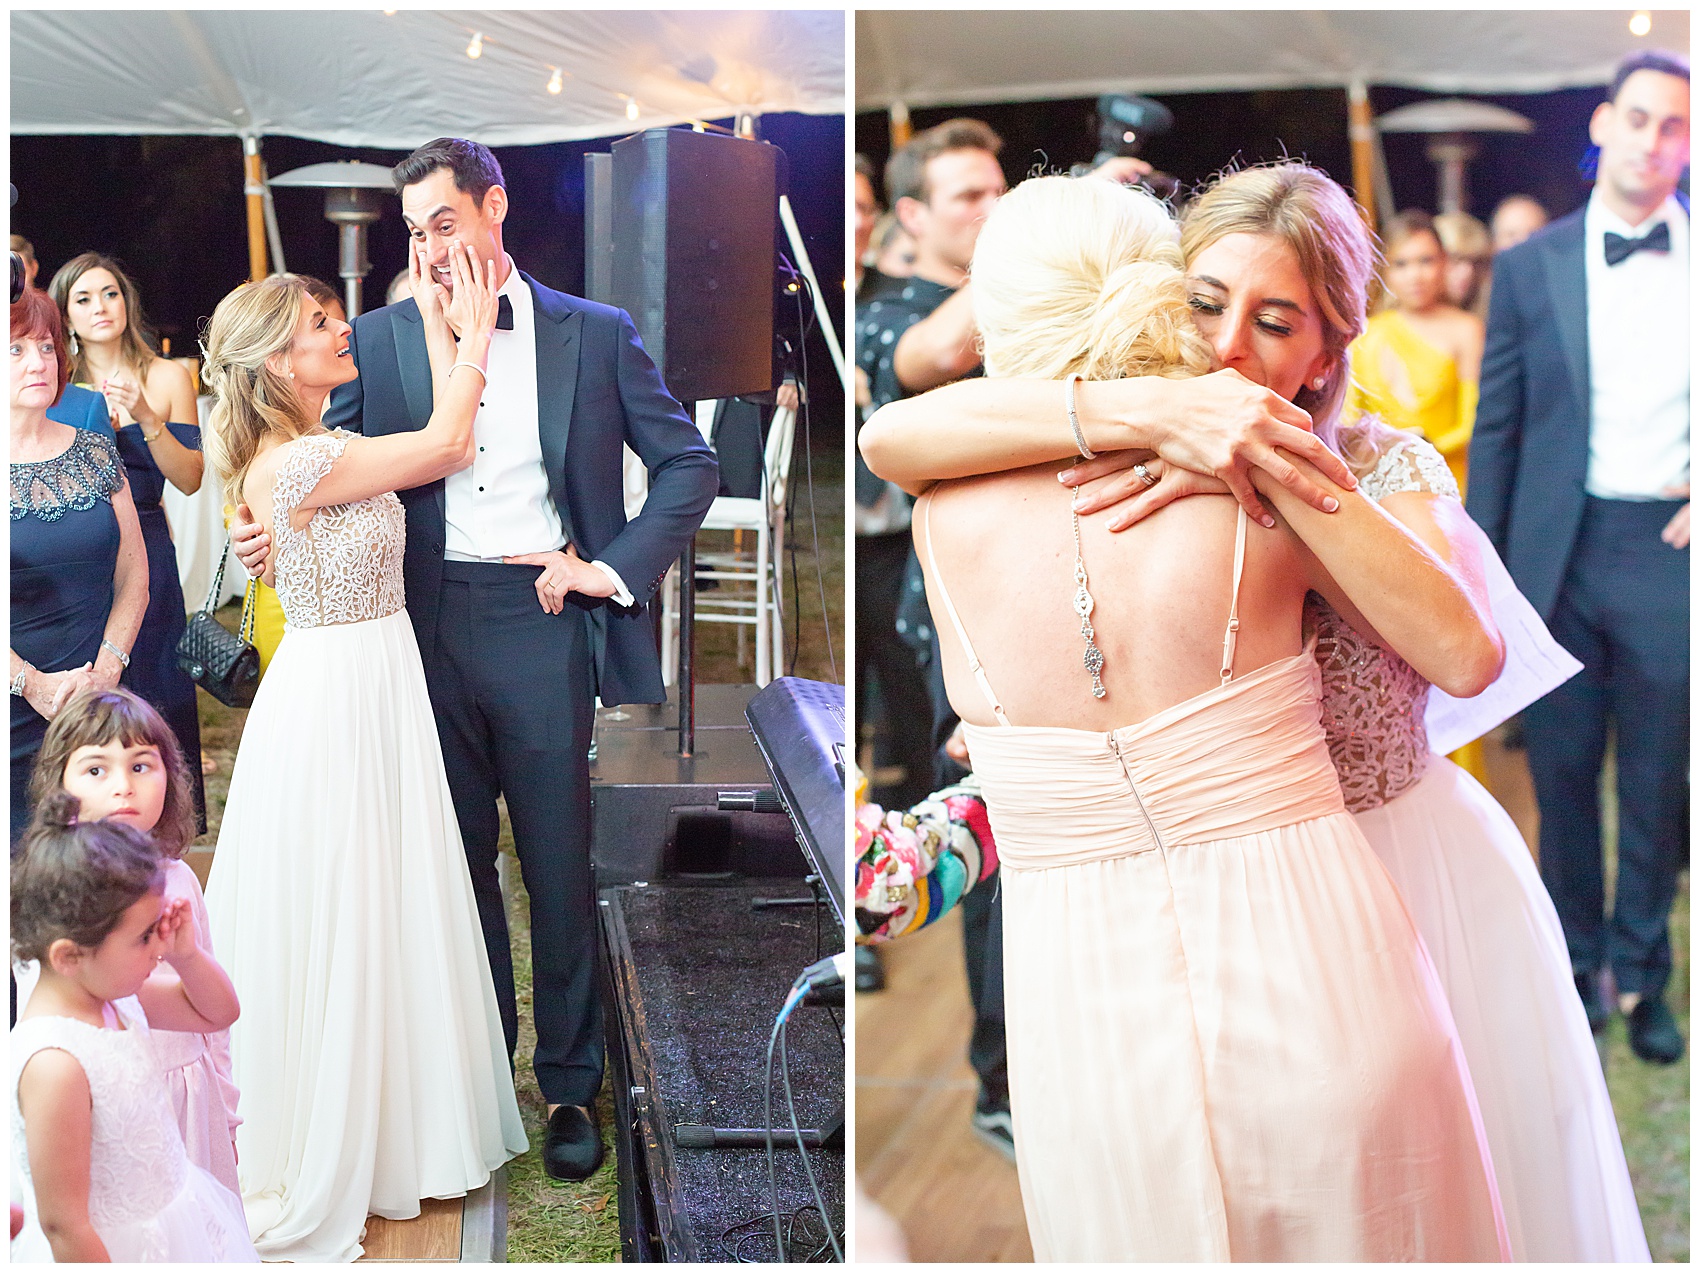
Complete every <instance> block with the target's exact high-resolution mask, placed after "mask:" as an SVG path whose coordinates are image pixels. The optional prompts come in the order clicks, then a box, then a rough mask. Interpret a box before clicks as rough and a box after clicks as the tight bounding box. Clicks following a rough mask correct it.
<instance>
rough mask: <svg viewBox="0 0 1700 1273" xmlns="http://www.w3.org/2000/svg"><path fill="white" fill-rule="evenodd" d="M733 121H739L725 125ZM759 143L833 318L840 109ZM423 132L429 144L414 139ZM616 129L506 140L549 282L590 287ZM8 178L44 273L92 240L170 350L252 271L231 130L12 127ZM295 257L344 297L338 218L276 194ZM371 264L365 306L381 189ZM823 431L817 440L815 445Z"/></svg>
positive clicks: (523, 234)
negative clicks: (603, 164)
mask: <svg viewBox="0 0 1700 1273" xmlns="http://www.w3.org/2000/svg"><path fill="white" fill-rule="evenodd" d="M717 122H720V123H723V124H727V125H729V124H730V123H731V121H730V120H722V121H717ZM761 133H762V137H763V139H764V140H767V141H770V142H773V143H774V144H776V145H778V146H779V147H781V148H782V149H783V150H784V151H785V154H786V159H787V161H788V163H789V168H790V190H789V194H790V197H791V204H792V207H793V209H794V211H795V212H796V215H797V222H798V226H799V228H800V229H801V231H802V234H803V240H804V243H805V245H806V246H807V248H808V251H809V256H810V258H811V259H812V261H813V263H814V267H815V272H816V274H817V276H818V277H819V278H820V280H821V285H822V287H823V288H826V289H828V295H827V302H828V305H829V307H830V308H831V310H832V312H834V313H840V312H842V309H843V293H842V290H841V287H842V280H843V278H844V176H843V169H844V119H843V117H842V116H835V115H825V116H819V115H800V114H775V115H767V116H764V117H763V118H762V120H761ZM420 140H421V141H423V140H425V139H424V138H421V139H420ZM614 140H616V138H612V137H609V138H602V139H600V140H597V141H588V142H564V143H558V144H552V145H544V146H509V147H498V148H496V152H495V153H496V157H497V159H498V160H499V161H500V163H501V165H502V170H503V173H504V174H505V175H506V177H507V181H508V193H509V196H510V199H511V202H512V206H513V208H514V211H513V212H512V213H511V214H510V215H509V218H508V221H507V223H506V227H505V235H504V238H505V243H506V246H507V248H508V250H509V251H510V252H511V253H512V254H513V258H514V260H515V261H516V262H517V263H518V264H519V265H520V266H521V267H522V268H523V269H524V270H526V272H527V273H529V274H531V275H533V276H534V277H536V278H537V279H538V280H539V281H540V282H542V283H544V284H546V285H548V286H550V287H554V288H558V289H560V290H562V291H567V292H572V293H574V294H580V295H581V294H582V293H583V288H584V156H585V155H586V154H587V153H590V152H593V151H599V152H605V151H607V149H608V148H609V146H610V145H611V144H612V142H613V141H614ZM11 144H12V163H11V179H12V181H13V183H14V184H16V185H17V187H18V203H17V206H16V207H15V208H13V209H12V230H13V232H14V233H18V234H22V235H24V236H25V237H26V238H28V239H29V240H30V241H31V242H32V243H33V244H34V245H35V249H36V255H37V258H38V259H39V260H40V261H41V274H40V276H39V277H38V279H37V282H38V283H39V284H40V285H41V286H42V287H45V286H46V285H47V283H48V280H49V279H50V278H51V277H52V274H53V271H54V270H55V269H57V268H58V267H59V266H60V265H62V264H64V262H66V261H67V260H69V259H70V258H71V257H73V256H76V255H77V254H78V253H79V252H84V251H87V250H89V249H91V248H93V249H97V250H100V251H102V252H106V253H108V254H110V255H112V256H115V257H117V258H118V260H119V261H121V262H122V263H123V264H124V266H125V267H126V269H128V270H129V271H130V273H131V274H132V275H133V277H134V278H135V279H136V283H137V286H138V287H139V288H140V289H141V295H142V301H143V304H144V307H145V309H146V311H147V315H148V318H149V321H150V322H151V323H152V325H153V327H154V328H155V330H156V331H158V332H159V333H160V334H162V335H164V336H167V337H169V338H170V339H171V342H172V346H173V350H174V352H178V353H183V352H189V351H191V350H192V349H193V346H194V341H195V339H196V333H197V332H198V330H199V328H200V326H201V325H202V324H203V323H204V322H205V320H206V318H207V317H208V316H209V315H211V313H212V311H213V307H214V306H215V305H217V304H218V301H219V299H220V298H221V297H223V296H224V294H225V293H226V292H228V291H229V290H230V289H231V288H232V287H234V286H235V285H236V284H237V283H239V282H241V281H242V280H243V279H244V278H246V277H247V273H248V243H247V219H246V212H245V210H244V201H243V195H242V147H241V142H240V141H238V140H237V139H236V138H232V137H13V138H12V139H11ZM261 151H262V154H263V155H264V157H265V160H266V165H267V169H268V171H270V172H271V173H273V174H281V173H284V172H288V171H290V170H291V169H294V168H299V167H302V166H304V165H306V164H312V163H321V162H324V161H326V160H332V159H361V160H365V161H367V162H368V163H377V164H383V165H385V166H389V165H392V164H394V163H396V162H397V161H398V160H400V159H402V158H403V157H404V155H405V153H406V152H404V151H392V150H372V149H351V148H348V147H343V146H333V145H329V144H327V143H324V142H315V141H307V140H304V139H301V138H296V137H268V138H266V139H265V140H264V142H263V143H262V147H261ZM273 198H274V201H275V203H276V206H277V219H278V228H279V231H280V234H281V236H282V239H283V249H284V256H285V261H286V263H287V264H288V266H289V268H290V269H291V270H293V271H295V272H297V273H304V274H314V275H317V276H318V277H320V278H322V279H324V280H325V281H326V282H328V283H330V284H331V285H332V286H333V287H335V288H336V289H337V291H338V292H339V293H340V292H341V291H342V283H341V280H340V279H338V277H337V273H336V269H337V238H336V228H335V227H334V226H333V225H332V224H331V223H330V222H328V221H326V220H325V218H324V193H323V191H320V190H296V189H278V190H276V191H275V192H274V195H273ZM367 255H368V257H369V258H370V259H371V262H372V270H371V272H370V273H369V274H368V275H367V276H366V286H365V302H366V306H367V308H374V307H376V306H378V305H381V304H383V290H384V288H385V287H386V286H387V285H388V283H389V280H390V278H391V277H392V276H393V275H394V274H395V272H396V271H397V270H399V269H401V268H402V267H403V265H405V264H406V234H405V232H404V230H403V227H402V221H401V211H400V205H399V204H398V203H397V202H396V201H395V200H394V199H392V198H388V197H386V199H385V208H384V216H383V219H382V220H381V221H379V222H378V224H377V225H375V226H373V227H372V229H371V231H370V234H369V236H368V247H367ZM808 350H809V373H810V378H811V380H812V381H813V383H814V385H815V393H814V395H813V398H812V401H813V402H814V404H815V407H816V410H815V412H814V415H815V421H814V423H815V427H816V428H817V429H820V430H822V431H823V432H826V433H831V434H832V435H834V436H838V435H841V431H842V428H843V420H842V417H843V410H842V404H841V396H840V394H839V393H838V392H837V387H838V385H837V379H836V375H835V373H834V372H833V369H832V365H831V363H830V361H829V356H828V353H827V350H826V346H825V344H824V342H823V341H822V340H821V338H820V335H819V333H818V332H817V333H815V334H814V335H813V336H812V337H811V339H810V341H809V346H808ZM817 441H818V439H817Z"/></svg>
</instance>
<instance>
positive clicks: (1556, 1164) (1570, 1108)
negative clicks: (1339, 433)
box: [1306, 437, 1648, 1264]
mask: <svg viewBox="0 0 1700 1273" xmlns="http://www.w3.org/2000/svg"><path fill="white" fill-rule="evenodd" d="M1359 490H1361V491H1362V492H1363V493H1364V494H1365V495H1367V496H1369V497H1370V498H1371V499H1377V500H1379V499H1382V498H1385V497H1386V496H1388V495H1393V494H1397V493H1399V492H1402V491H1415V492H1422V493H1426V494H1438V495H1445V496H1449V497H1451V498H1453V499H1456V498H1457V497H1458V488H1457V486H1456V485H1455V484H1454V482H1453V480H1452V475H1451V472H1450V470H1449V469H1448V468H1447V467H1446V463H1445V461H1444V460H1442V459H1441V458H1440V455H1439V453H1438V452H1436V451H1435V450H1434V448H1433V447H1431V446H1430V445H1429V444H1428V443H1427V442H1423V441H1420V440H1417V439H1415V438H1408V437H1400V438H1399V439H1398V440H1397V441H1396V442H1395V443H1394V444H1393V445H1392V446H1391V447H1389V448H1388V449H1387V450H1386V451H1385V452H1384V454H1383V455H1382V456H1381V458H1380V461H1379V462H1378V463H1377V465H1376V466H1375V468H1374V470H1373V471H1372V472H1370V473H1369V474H1367V475H1365V476H1364V477H1363V478H1362V479H1361V480H1360V482H1359ZM1488 551H1492V550H1491V549H1488ZM1525 608H1526V607H1525ZM1529 617H1530V618H1531V619H1532V618H1533V615H1532V613H1531V614H1530V616H1529ZM1306 618H1307V620H1308V621H1309V623H1310V624H1311V625H1313V626H1314V627H1315V629H1316V631H1317V637H1318V639H1317V661H1318V662H1319V663H1320V664H1321V666H1322V683H1323V696H1322V707H1323V726H1324V729H1325V731H1326V733H1327V736H1328V748H1329V752H1330V754H1331V756H1332V758H1333V760H1334V767H1335V771H1336V772H1337V773H1338V774H1339V777H1340V787H1341V790H1342V792H1343V793H1344V795H1345V798H1346V807H1347V808H1348V809H1349V810H1351V811H1352V813H1353V814H1354V815H1355V817H1356V818H1357V823H1358V826H1359V828H1360V829H1361V830H1362V831H1363V833H1364V838H1365V839H1367V840H1368V841H1369V843H1370V847H1371V848H1372V849H1374V850H1375V855H1376V857H1378V858H1379V859H1380V860H1381V863H1382V865H1383V866H1385V867H1386V868H1387V872H1388V874H1389V875H1391V876H1392V877H1393V882H1394V883H1395V884H1397V885H1398V886H1399V892H1400V894H1401V895H1402V896H1403V898H1404V900H1405V905H1406V907H1407V908H1408V909H1409V911H1410V913H1411V918H1412V919H1413V920H1414V921H1415V922H1416V926H1417V931H1418V932H1419V933H1421V934H1422V938H1423V943H1424V944H1425V945H1426V946H1427V947H1428V952H1429V956H1430V957H1431V958H1432V959H1433V960H1434V966H1435V969H1436V971H1437V972H1438V973H1439V974H1440V981H1441V985H1442V986H1443V987H1444V989H1445V991H1446V998H1447V1001H1448V1002H1449V1003H1450V1004H1451V1007H1452V1019H1453V1020H1454V1021H1455V1022H1456V1023H1457V1026H1458V1037H1459V1039H1460V1040H1461V1041H1462V1042H1463V1045H1464V1055H1465V1057H1466V1058H1467V1059H1468V1061H1469V1064H1470V1077H1471V1079H1472V1080H1473V1081H1474V1083H1475V1089H1476V1100H1477V1103H1478V1104H1479V1106H1480V1108H1481V1115H1482V1124H1483V1127H1484V1128H1485V1129H1486V1131H1487V1138H1488V1146H1489V1148H1490V1150H1491V1151H1492V1154H1493V1168H1494V1175H1495V1177H1496V1179H1497V1180H1498V1183H1499V1196H1500V1203H1501V1205H1502V1206H1503V1208H1504V1211H1505V1227H1506V1230H1507V1232H1508V1234H1509V1236H1510V1239H1511V1250H1512V1256H1513V1258H1514V1259H1516V1260H1518V1261H1533V1262H1538V1263H1545V1262H1559V1263H1571V1262H1576V1261H1588V1262H1608V1263H1620V1264H1622V1263H1645V1262H1647V1260H1648V1252H1647V1239H1646V1236H1645V1234H1644V1232H1643V1230H1642V1227H1641V1215H1640V1212H1639V1210H1638V1209H1637V1207H1636V1203H1635V1193H1634V1190H1633V1189H1632V1188H1631V1185H1630V1180H1629V1168H1628V1165H1627V1164H1626V1162H1625V1161H1624V1156H1623V1145H1622V1142H1621V1141H1620V1140H1619V1137H1618V1130H1617V1120H1616V1118H1615V1117H1614V1116H1613V1113H1612V1107H1611V1098H1610V1096H1609V1094H1608V1093H1607V1091H1606V1082H1605V1075H1604V1074H1603V1073H1602V1071H1601V1069H1600V1058H1599V1054H1598V1053H1597V1052H1596V1051H1595V1049H1594V1042H1593V1036H1592V1035H1591V1034H1590V1033H1589V1031H1588V1020H1587V1014H1586V1013H1585V1012H1584V1011H1583V1008H1582V1001H1581V999H1579V998H1578V997H1577V994H1576V988H1575V985H1574V984H1573V982H1572V980H1571V974H1570V956H1569V954H1568V953H1567V951H1566V948H1565V944H1564V932H1563V930H1562V928H1561V927H1560V926H1559V921H1558V913H1557V912H1556V911H1555V910H1554V909H1553V904H1552V899H1551V898H1550V897H1548V896H1547V891H1546V888H1545V887H1544V886H1543V885H1542V883H1541V877H1540V872H1539V870H1538V869H1537V868H1536V866H1535V862H1534V859H1533V858H1532V857H1531V856H1530V854H1529V849H1528V846H1527V845H1526V844H1525V843H1524V841H1523V837H1522V834H1521V833H1520V832H1519V831H1518V830H1517V826H1516V824H1515V823H1514V822H1512V820H1511V815H1509V814H1508V813H1506V812H1505V810H1504V809H1502V808H1501V807H1500V806H1499V804H1498V803H1497V802H1496V801H1495V800H1494V798H1493V797H1492V796H1491V795H1489V794H1488V793H1487V791H1485V790H1484V789H1483V788H1482V786H1481V784H1480V783H1478V782H1477V781H1476V780H1475V779H1474V778H1472V777H1470V775H1469V774H1467V773H1465V772H1464V771H1463V770H1462V769H1460V768H1459V767H1458V766H1457V765H1454V764H1453V763H1452V762H1451V761H1450V760H1447V759H1446V758H1445V757H1444V756H1438V755H1435V754H1433V753H1432V752H1431V750H1430V747H1429V734H1428V729H1427V726H1426V723H1425V716H1424V706H1425V704H1426V703H1427V700H1428V696H1429V684H1428V682H1427V681H1425V680H1423V678H1422V676H1421V675H1420V674H1419V673H1417V672H1416V671H1415V670H1414V669H1412V668H1411V666H1410V665H1409V664H1407V663H1406V662H1405V661H1404V660H1403V659H1401V658H1399V657H1398V656H1397V655H1394V654H1390V653H1388V652H1387V651H1386V650H1384V649H1383V648H1382V647H1381V646H1379V645H1377V644H1376V643H1374V642H1373V641H1370V640H1368V639H1367V638H1365V637H1364V636H1362V635H1361V634H1359V633H1358V632H1357V631H1355V630H1354V629H1353V628H1352V627H1351V625H1350V624H1348V623H1347V622H1346V620H1345V619H1344V618H1342V617H1341V616H1340V614H1339V613H1338V612H1337V611H1336V610H1334V608H1333V607H1332V606H1329V605H1328V604H1327V603H1326V602H1324V601H1322V600H1321V599H1320V598H1319V597H1316V596H1315V595H1313V596H1312V597H1311V598H1310V599H1309V603H1308V604H1307V607H1306ZM1508 635H1509V634H1508Z"/></svg>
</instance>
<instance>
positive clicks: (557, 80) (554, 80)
mask: <svg viewBox="0 0 1700 1273" xmlns="http://www.w3.org/2000/svg"><path fill="white" fill-rule="evenodd" d="M549 69H550V70H552V71H554V72H555V73H554V74H553V75H551V76H550V77H549V91H550V92H551V93H559V92H560V91H561V68H560V67H558V66H554V67H550V68H549Z"/></svg>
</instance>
